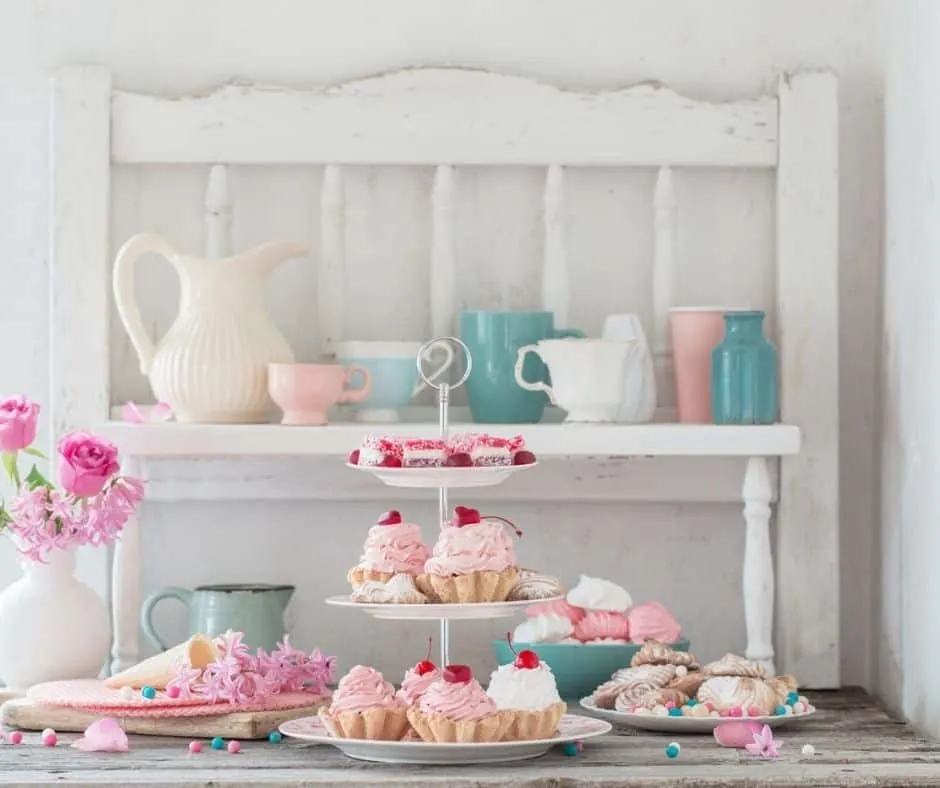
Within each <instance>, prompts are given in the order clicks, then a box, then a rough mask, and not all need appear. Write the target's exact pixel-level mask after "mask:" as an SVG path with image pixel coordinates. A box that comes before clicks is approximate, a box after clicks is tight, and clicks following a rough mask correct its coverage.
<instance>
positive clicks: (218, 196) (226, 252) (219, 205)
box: [206, 164, 232, 260]
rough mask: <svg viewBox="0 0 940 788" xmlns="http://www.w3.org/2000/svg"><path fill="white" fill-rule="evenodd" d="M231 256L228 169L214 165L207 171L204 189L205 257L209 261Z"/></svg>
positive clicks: (230, 200) (230, 193) (230, 195)
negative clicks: (207, 175)
mask: <svg viewBox="0 0 940 788" xmlns="http://www.w3.org/2000/svg"><path fill="white" fill-rule="evenodd" d="M231 254H232V192H231V189H230V188H229V182H228V167H225V166H224V165H222V164H216V165H215V166H214V167H213V168H212V169H211V170H209V184H208V186H207V187H206V257H207V258H209V259H210V260H214V259H221V258H224V257H229V256H230V255H231Z"/></svg>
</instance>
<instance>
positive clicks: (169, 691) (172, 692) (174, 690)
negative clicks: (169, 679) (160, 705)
mask: <svg viewBox="0 0 940 788" xmlns="http://www.w3.org/2000/svg"><path fill="white" fill-rule="evenodd" d="M166 696H167V697H168V698H172V699H173V700H176V699H177V698H178V697H179V696H180V688H179V687H167V688H166Z"/></svg>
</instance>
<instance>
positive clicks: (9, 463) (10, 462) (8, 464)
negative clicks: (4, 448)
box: [3, 452, 16, 482]
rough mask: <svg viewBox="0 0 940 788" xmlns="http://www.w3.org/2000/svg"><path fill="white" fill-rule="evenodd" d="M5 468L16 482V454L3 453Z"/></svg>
mask: <svg viewBox="0 0 940 788" xmlns="http://www.w3.org/2000/svg"><path fill="white" fill-rule="evenodd" d="M3 470H5V471H6V472H7V476H9V477H10V479H12V480H13V481H14V482H15V481H16V454H15V453H14V454H10V453H7V452H4V453H3Z"/></svg>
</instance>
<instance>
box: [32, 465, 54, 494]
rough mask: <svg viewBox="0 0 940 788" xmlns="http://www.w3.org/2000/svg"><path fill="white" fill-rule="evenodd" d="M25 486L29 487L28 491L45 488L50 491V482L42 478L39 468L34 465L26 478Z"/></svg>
mask: <svg viewBox="0 0 940 788" xmlns="http://www.w3.org/2000/svg"><path fill="white" fill-rule="evenodd" d="M26 484H28V485H29V489H30V490H35V489H36V488H38V487H46V488H48V489H50V490H51V489H52V482H50V481H49V480H48V479H47V478H46V477H45V476H43V475H42V473H41V472H40V470H39V468H37V467H36V466H35V465H34V466H33V469H32V470H31V471H30V472H29V474H28V475H27V477H26Z"/></svg>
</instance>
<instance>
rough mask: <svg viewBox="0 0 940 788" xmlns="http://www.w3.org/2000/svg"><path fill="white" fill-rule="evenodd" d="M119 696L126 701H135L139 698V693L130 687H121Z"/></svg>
mask: <svg viewBox="0 0 940 788" xmlns="http://www.w3.org/2000/svg"><path fill="white" fill-rule="evenodd" d="M119 694H120V696H121V697H122V698H123V699H124V700H134V698H136V697H137V693H136V692H134V690H133V689H131V688H130V687H121V690H120V693H119Z"/></svg>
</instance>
